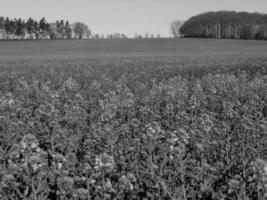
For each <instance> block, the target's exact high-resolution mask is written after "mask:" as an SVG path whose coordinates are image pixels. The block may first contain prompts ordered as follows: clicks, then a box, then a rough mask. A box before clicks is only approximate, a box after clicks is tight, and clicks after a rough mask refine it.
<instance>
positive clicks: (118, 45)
mask: <svg viewBox="0 0 267 200" xmlns="http://www.w3.org/2000/svg"><path fill="white" fill-rule="evenodd" d="M266 55H267V43H266V42H264V41H251V40H250V41H249V40H247V41H242V40H211V39H142V40H133V39H125V40H115V39H114V40H68V41H66V40H55V41H2V42H1V43H0V56H20V57H23V56H53V57H54V56H72V57H89V58H106V57H112V58H114V57H116V58H118V57H147V56H152V57H158V56H179V57H180V56H197V57H199V56H208V57H211V56H266Z"/></svg>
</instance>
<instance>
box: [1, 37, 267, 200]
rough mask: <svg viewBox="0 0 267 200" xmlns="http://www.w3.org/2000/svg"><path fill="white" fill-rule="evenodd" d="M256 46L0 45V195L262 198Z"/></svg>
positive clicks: (266, 174) (75, 199)
mask: <svg viewBox="0 0 267 200" xmlns="http://www.w3.org/2000/svg"><path fill="white" fill-rule="evenodd" d="M266 143H267V43H266V42H262V41H261V42H259V41H234V40H209V39H203V40H200V39H178V40H174V39H146V40H79V41H76V40H70V41H60V40H58V41H27V42H26V41H17V42H16V41H3V42H1V43H0V182H1V184H0V199H3V200H8V199H27V200H44V199H58V200H66V199H71V200H80V199H159V200H164V199H166V200H167V199H171V200H174V199H175V200H176V199H192V200H195V199H203V200H204V199H207V200H208V199H218V200H221V199H234V200H239V199H249V200H254V199H255V200H256V199H259V200H264V199H265V198H266V197H267V170H266V168H267V163H266V160H267V147H266V146H267V145H266Z"/></svg>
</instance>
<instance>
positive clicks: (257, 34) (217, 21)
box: [180, 11, 267, 40]
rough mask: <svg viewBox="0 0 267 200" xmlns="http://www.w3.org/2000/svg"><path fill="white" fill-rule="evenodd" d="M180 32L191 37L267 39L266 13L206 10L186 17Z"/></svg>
mask: <svg viewBox="0 0 267 200" xmlns="http://www.w3.org/2000/svg"><path fill="white" fill-rule="evenodd" d="M180 34H181V35H183V36H184V37H193V38H222V39H261V40H262V39H267V15H265V14H260V13H248V12H235V11H219V12H207V13H203V14H200V15H196V16H193V17H191V18H190V19H188V20H187V21H186V22H185V23H184V24H183V25H182V26H181V28H180Z"/></svg>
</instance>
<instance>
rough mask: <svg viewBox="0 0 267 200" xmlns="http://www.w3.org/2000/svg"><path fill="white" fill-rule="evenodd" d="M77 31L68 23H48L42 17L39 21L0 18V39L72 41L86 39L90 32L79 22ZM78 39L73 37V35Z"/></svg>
mask: <svg viewBox="0 0 267 200" xmlns="http://www.w3.org/2000/svg"><path fill="white" fill-rule="evenodd" d="M79 25H80V26H78V29H73V28H72V27H71V25H70V23H69V21H65V20H57V21H56V22H55V23H48V22H47V21H46V19H45V18H44V17H43V18H41V19H40V20H39V21H37V20H35V19H33V18H31V17H30V18H29V19H27V20H26V21H25V20H23V19H20V18H19V19H16V18H15V19H10V18H8V17H6V18H4V17H1V16H0V39H1V40H5V39H12V40H13V39H16V40H22V39H72V38H79V39H82V38H88V37H89V36H90V34H91V31H90V30H89V28H88V27H87V25H85V24H84V23H82V22H79ZM76 28H77V27H76ZM73 33H74V34H78V33H79V34H78V36H79V37H74V34H73Z"/></svg>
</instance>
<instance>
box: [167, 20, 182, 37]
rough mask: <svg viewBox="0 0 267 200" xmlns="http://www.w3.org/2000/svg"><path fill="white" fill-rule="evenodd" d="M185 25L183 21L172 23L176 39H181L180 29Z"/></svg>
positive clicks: (171, 28) (172, 32)
mask: <svg viewBox="0 0 267 200" xmlns="http://www.w3.org/2000/svg"><path fill="white" fill-rule="evenodd" d="M182 25H183V22H182V21H179V20H177V21H174V22H172V23H171V26H170V30H171V34H172V35H173V37H174V38H178V37H180V28H181V26H182Z"/></svg>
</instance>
